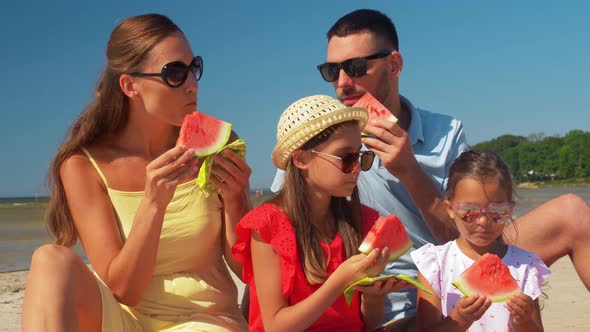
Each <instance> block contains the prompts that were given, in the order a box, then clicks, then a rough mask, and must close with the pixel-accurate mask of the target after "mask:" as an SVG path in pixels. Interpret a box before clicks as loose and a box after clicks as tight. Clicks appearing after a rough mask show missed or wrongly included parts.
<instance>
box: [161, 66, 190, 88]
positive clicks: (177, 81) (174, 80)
mask: <svg viewBox="0 0 590 332" xmlns="http://www.w3.org/2000/svg"><path fill="white" fill-rule="evenodd" d="M164 75H165V77H166V82H168V84H170V85H171V86H173V87H177V86H181V85H182V84H183V83H184V81H186V77H187V75H188V70H187V67H186V65H185V64H183V63H178V62H174V63H169V64H167V65H166V67H165V68H164Z"/></svg>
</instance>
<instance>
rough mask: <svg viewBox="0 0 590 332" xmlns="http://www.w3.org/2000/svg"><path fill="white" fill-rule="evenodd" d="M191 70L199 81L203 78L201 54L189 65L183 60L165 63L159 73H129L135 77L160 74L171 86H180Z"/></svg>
mask: <svg viewBox="0 0 590 332" xmlns="http://www.w3.org/2000/svg"><path fill="white" fill-rule="evenodd" d="M189 72H192V73H193V75H195V79H196V80H197V81H198V80H200V79H201V76H202V75H203V59H202V58H201V57H200V56H198V55H197V56H196V57H194V58H193V60H192V61H191V63H190V64H189V65H188V66H187V65H186V64H184V62H182V61H174V62H170V63H167V64H165V65H164V67H162V71H161V72H159V73H139V72H133V73H127V74H128V75H131V76H133V77H144V76H159V77H160V78H162V81H164V83H166V84H167V85H168V86H169V87H172V88H178V87H180V86H181V85H183V84H184V82H185V81H186V78H187V77H188V73H189Z"/></svg>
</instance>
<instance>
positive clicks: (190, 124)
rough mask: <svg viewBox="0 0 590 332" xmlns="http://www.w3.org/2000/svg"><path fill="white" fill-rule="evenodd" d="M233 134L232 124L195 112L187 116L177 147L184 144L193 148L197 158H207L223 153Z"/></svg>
mask: <svg viewBox="0 0 590 332" xmlns="http://www.w3.org/2000/svg"><path fill="white" fill-rule="evenodd" d="M231 133H232V124H231V123H228V122H225V121H223V120H219V119H217V118H215V117H213V116H211V115H207V114H205V113H201V112H193V113H191V114H188V115H186V116H185V118H184V120H183V123H182V126H181V128H180V132H179V135H178V140H177V142H176V145H179V144H183V145H185V146H186V147H187V148H191V149H192V150H193V151H194V152H195V157H196V158H201V157H206V156H210V155H212V154H215V153H217V152H219V151H221V149H223V147H224V146H225V144H226V143H227V141H228V140H229V138H230V136H231ZM213 135H214V137H212V136H213ZM204 142H207V144H206V145H205V144H204Z"/></svg>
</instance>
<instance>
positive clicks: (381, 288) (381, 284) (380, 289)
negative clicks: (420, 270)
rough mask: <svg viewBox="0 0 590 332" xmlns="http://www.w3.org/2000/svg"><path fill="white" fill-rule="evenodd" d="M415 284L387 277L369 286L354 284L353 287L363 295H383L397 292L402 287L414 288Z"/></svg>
mask: <svg viewBox="0 0 590 332" xmlns="http://www.w3.org/2000/svg"><path fill="white" fill-rule="evenodd" d="M414 287H416V286H414V285H412V284H410V283H409V282H407V281H404V280H400V279H397V278H389V279H387V280H379V281H377V282H375V283H374V284H372V285H369V286H354V289H355V290H357V291H359V292H361V293H363V296H364V297H377V296H385V295H387V294H389V293H391V292H397V291H399V290H401V289H404V288H414Z"/></svg>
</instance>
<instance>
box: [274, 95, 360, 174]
mask: <svg viewBox="0 0 590 332" xmlns="http://www.w3.org/2000/svg"><path fill="white" fill-rule="evenodd" d="M368 118H369V113H368V112H367V110H366V109H365V108H362V107H344V108H342V109H339V110H337V111H334V112H330V113H329V114H326V115H325V116H321V117H318V118H315V119H313V120H311V121H307V122H304V123H302V124H300V125H299V126H297V127H295V128H293V129H292V130H291V132H290V134H289V135H287V136H285V137H284V138H283V139H282V140H281V142H278V143H277V144H276V145H275V147H274V149H273V150H272V162H273V164H274V165H275V166H276V167H278V168H279V169H282V170H285V168H287V164H288V162H289V158H291V155H292V154H293V151H295V150H297V149H299V148H300V147H302V146H303V145H304V144H305V143H306V142H307V141H309V140H310V139H311V138H312V137H314V136H316V135H317V134H319V133H321V132H322V131H324V130H325V129H326V128H329V127H331V126H333V125H335V124H338V123H343V122H347V121H357V122H358V124H359V127H360V128H361V130H363V129H365V126H366V125H367V120H368Z"/></svg>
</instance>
